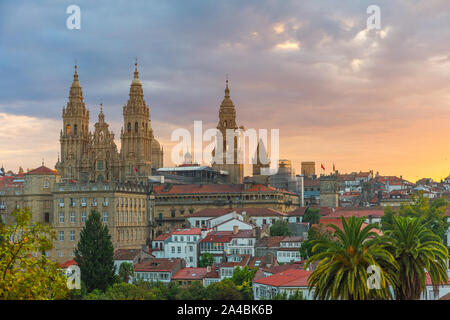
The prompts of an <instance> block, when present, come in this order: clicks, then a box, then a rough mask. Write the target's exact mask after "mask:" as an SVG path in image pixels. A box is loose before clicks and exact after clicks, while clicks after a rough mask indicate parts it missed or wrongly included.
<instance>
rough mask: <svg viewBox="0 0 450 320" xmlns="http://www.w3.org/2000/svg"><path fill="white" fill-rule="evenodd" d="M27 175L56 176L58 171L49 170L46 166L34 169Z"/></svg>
mask: <svg viewBox="0 0 450 320" xmlns="http://www.w3.org/2000/svg"><path fill="white" fill-rule="evenodd" d="M26 174H27V175H28V174H30V175H34V174H42V175H55V174H57V172H56V170H52V169H50V168H47V167H46V166H40V167H39V168H36V169H33V170H31V171H28V172H27V173H26Z"/></svg>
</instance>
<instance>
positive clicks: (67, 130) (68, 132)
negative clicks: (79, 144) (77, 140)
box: [66, 124, 70, 135]
mask: <svg viewBox="0 0 450 320" xmlns="http://www.w3.org/2000/svg"><path fill="white" fill-rule="evenodd" d="M69 134H70V124H68V125H67V126H66V135H69Z"/></svg>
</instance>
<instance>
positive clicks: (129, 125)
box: [128, 122, 131, 132]
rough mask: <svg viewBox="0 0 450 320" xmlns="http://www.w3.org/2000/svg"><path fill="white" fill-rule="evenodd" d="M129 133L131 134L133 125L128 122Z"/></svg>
mask: <svg viewBox="0 0 450 320" xmlns="http://www.w3.org/2000/svg"><path fill="white" fill-rule="evenodd" d="M128 132H131V123H130V122H128Z"/></svg>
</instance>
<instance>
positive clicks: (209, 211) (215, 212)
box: [189, 208, 284, 217]
mask: <svg viewBox="0 0 450 320" xmlns="http://www.w3.org/2000/svg"><path fill="white" fill-rule="evenodd" d="M231 212H236V213H239V214H241V215H244V212H245V215H246V216H249V217H274V216H283V215H284V213H282V212H280V211H278V210H275V209H271V208H234V209H230V208H206V209H201V210H199V211H197V212H195V213H192V214H190V215H189V217H221V216H224V215H226V214H228V213H231Z"/></svg>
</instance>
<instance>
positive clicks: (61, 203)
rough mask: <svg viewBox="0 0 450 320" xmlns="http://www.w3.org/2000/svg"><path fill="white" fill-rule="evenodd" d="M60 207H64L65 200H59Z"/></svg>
mask: <svg viewBox="0 0 450 320" xmlns="http://www.w3.org/2000/svg"><path fill="white" fill-rule="evenodd" d="M59 207H60V208H62V207H64V198H62V199H59Z"/></svg>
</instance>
